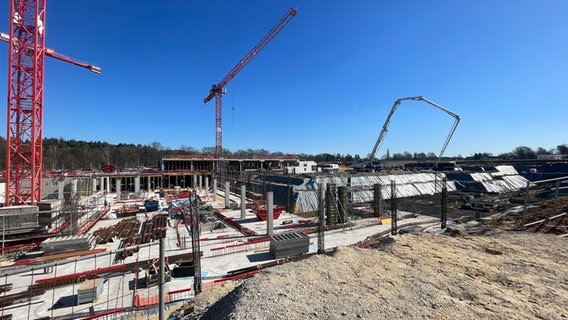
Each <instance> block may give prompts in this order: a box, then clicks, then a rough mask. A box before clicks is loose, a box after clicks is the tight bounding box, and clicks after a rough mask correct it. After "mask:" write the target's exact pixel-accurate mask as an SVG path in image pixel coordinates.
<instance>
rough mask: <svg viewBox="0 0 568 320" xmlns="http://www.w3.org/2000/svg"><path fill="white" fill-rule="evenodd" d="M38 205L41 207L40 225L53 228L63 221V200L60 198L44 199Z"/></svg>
mask: <svg viewBox="0 0 568 320" xmlns="http://www.w3.org/2000/svg"><path fill="white" fill-rule="evenodd" d="M37 205H38V207H39V214H38V223H39V225H41V226H47V227H48V228H51V227H52V226H54V225H59V224H62V223H63V219H62V217H61V205H62V200H58V199H50V200H43V201H41V202H39V203H38V204H37Z"/></svg>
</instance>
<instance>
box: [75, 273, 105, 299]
mask: <svg viewBox="0 0 568 320" xmlns="http://www.w3.org/2000/svg"><path fill="white" fill-rule="evenodd" d="M102 291H103V279H102V278H95V279H91V280H86V281H85V282H83V283H82V284H81V286H80V287H79V290H77V305H79V304H82V303H88V302H94V301H97V298H98V297H99V294H101V292H102Z"/></svg>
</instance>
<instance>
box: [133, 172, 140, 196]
mask: <svg viewBox="0 0 568 320" xmlns="http://www.w3.org/2000/svg"><path fill="white" fill-rule="evenodd" d="M134 192H136V193H138V192H140V176H137V177H134Z"/></svg>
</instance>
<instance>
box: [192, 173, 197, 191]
mask: <svg viewBox="0 0 568 320" xmlns="http://www.w3.org/2000/svg"><path fill="white" fill-rule="evenodd" d="M192 187H193V188H194V189H196V190H197V175H196V174H194V175H193V186H192Z"/></svg>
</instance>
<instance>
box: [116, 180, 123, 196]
mask: <svg viewBox="0 0 568 320" xmlns="http://www.w3.org/2000/svg"><path fill="white" fill-rule="evenodd" d="M120 183H121V181H120V179H116V201H120V193H121V191H122V190H121V189H122V188H121V187H122V186H121V185H120Z"/></svg>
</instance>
